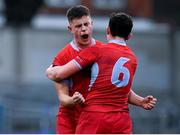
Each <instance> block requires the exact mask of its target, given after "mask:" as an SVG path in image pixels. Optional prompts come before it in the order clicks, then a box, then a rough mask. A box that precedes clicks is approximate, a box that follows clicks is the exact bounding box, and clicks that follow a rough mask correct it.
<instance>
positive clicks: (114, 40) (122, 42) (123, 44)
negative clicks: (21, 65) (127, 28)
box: [109, 39, 126, 46]
mask: <svg viewBox="0 0 180 135" xmlns="http://www.w3.org/2000/svg"><path fill="white" fill-rule="evenodd" d="M109 43H115V44H118V45H122V46H126V42H125V41H124V40H117V39H113V40H110V41H109Z"/></svg>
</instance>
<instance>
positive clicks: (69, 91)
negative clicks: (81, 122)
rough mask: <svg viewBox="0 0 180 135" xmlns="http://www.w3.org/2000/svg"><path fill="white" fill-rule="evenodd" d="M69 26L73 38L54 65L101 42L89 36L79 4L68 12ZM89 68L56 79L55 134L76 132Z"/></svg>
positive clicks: (86, 19)
mask: <svg viewBox="0 0 180 135" xmlns="http://www.w3.org/2000/svg"><path fill="white" fill-rule="evenodd" d="M67 18H68V21H69V26H68V29H69V31H70V32H71V33H72V34H73V36H74V39H73V40H72V41H71V42H70V43H68V44H67V45H66V46H65V47H64V48H63V49H62V50H60V52H59V53H58V54H57V56H56V57H55V58H54V61H53V66H61V65H64V64H66V63H68V62H69V61H71V60H72V59H73V58H75V57H76V56H77V55H78V54H79V52H81V50H83V49H84V48H86V47H89V46H92V45H95V44H96V45H98V44H100V43H101V42H100V41H97V40H95V39H94V38H92V27H93V25H92V19H91V17H90V12H89V9H88V8H87V7H85V6H82V5H78V6H74V7H72V8H70V9H69V10H68V11H67ZM89 76H90V69H88V68H86V69H84V70H82V71H81V72H79V73H77V74H74V75H73V76H71V78H69V79H67V80H64V81H61V82H56V83H55V87H56V90H57V94H58V97H59V100H60V104H61V105H60V107H59V112H58V115H57V120H56V133H58V134H73V133H75V129H76V125H77V121H78V118H79V115H80V112H81V107H80V106H79V105H78V104H81V103H82V102H84V98H85V97H86V93H87V89H88V86H89V82H90V77H89Z"/></svg>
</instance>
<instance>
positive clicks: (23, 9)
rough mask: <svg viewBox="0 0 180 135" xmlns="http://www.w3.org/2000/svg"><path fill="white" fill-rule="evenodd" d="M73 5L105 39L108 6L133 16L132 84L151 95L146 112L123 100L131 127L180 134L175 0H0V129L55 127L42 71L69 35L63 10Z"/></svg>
mask: <svg viewBox="0 0 180 135" xmlns="http://www.w3.org/2000/svg"><path fill="white" fill-rule="evenodd" d="M77 4H82V5H85V6H87V7H89V8H90V10H91V13H92V18H93V20H94V37H95V38H96V39H98V40H102V41H104V42H106V37H105V28H106V25H107V22H108V19H109V18H108V16H109V14H110V13H111V12H113V11H123V12H126V13H128V14H130V15H131V16H132V17H133V20H134V29H133V38H132V39H131V40H129V41H128V44H129V46H130V47H131V48H132V49H133V50H134V52H135V54H136V55H137V57H138V63H139V64H138V69H137V72H136V75H135V79H134V83H133V89H134V91H135V92H136V93H138V94H139V95H141V96H145V95H149V94H152V95H154V96H155V97H156V98H157V99H158V102H157V105H156V107H155V108H154V109H153V110H152V111H146V110H143V109H141V108H138V107H135V106H130V112H131V116H132V119H133V130H134V133H139V134H141V133H144V134H145V133H152V134H153V133H163V134H165V133H172V134H173V133H176V134H177V133H180V117H179V114H180V60H179V58H180V53H179V51H180V29H179V28H180V1H179V0H173V1H164V0H0V133H18V134H19V133H55V118H56V113H57V111H58V106H59V101H58V98H57V95H56V91H55V89H54V86H53V82H51V81H50V80H48V79H47V78H46V76H45V74H44V72H45V69H46V68H47V67H48V66H49V65H50V64H51V62H52V60H53V58H54V56H55V55H56V54H57V52H58V51H59V50H60V49H62V48H63V47H64V46H65V44H66V43H68V42H70V41H71V40H72V38H73V37H72V35H71V34H70V33H69V32H68V30H67V19H66V16H65V13H66V11H67V9H68V8H70V7H71V6H74V5H77ZM82 83H83V82H82Z"/></svg>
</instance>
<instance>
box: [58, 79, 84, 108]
mask: <svg viewBox="0 0 180 135" xmlns="http://www.w3.org/2000/svg"><path fill="white" fill-rule="evenodd" d="M55 88H56V91H57V95H58V98H59V101H60V103H61V105H62V106H64V107H72V106H74V105H76V104H82V103H83V102H84V101H85V100H84V97H83V96H82V95H81V94H80V93H79V92H75V93H74V94H73V96H69V86H68V85H67V83H65V82H63V81H61V82H58V83H57V82H55Z"/></svg>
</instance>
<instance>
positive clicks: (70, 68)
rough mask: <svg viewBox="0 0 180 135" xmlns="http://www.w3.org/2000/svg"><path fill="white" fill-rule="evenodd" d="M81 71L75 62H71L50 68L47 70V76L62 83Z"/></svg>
mask: <svg viewBox="0 0 180 135" xmlns="http://www.w3.org/2000/svg"><path fill="white" fill-rule="evenodd" d="M78 71H80V68H79V67H78V66H77V65H76V64H75V63H74V62H73V61H70V62H68V63H67V64H65V65H63V66H55V67H52V66H50V67H49V68H47V70H46V76H47V77H48V78H49V79H51V80H53V81H56V82H58V81H61V80H63V79H66V78H68V77H70V76H71V75H73V74H74V73H76V72H78Z"/></svg>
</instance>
